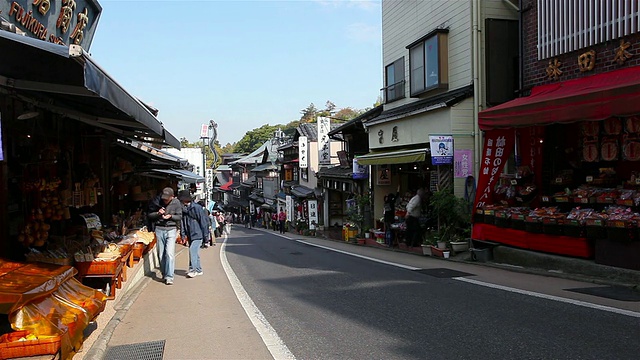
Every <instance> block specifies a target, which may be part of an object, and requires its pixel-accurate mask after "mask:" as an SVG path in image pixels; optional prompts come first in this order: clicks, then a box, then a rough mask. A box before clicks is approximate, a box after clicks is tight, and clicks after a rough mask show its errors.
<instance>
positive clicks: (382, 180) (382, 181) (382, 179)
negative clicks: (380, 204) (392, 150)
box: [376, 165, 391, 185]
mask: <svg viewBox="0 0 640 360" xmlns="http://www.w3.org/2000/svg"><path fill="white" fill-rule="evenodd" d="M376 184H377V185H391V169H390V168H389V166H388V165H379V166H378V174H377V176H376Z"/></svg>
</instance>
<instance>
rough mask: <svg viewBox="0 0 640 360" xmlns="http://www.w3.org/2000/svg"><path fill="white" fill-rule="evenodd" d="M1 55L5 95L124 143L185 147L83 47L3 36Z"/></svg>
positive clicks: (0, 84) (0, 75) (0, 79)
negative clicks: (111, 134)
mask: <svg viewBox="0 0 640 360" xmlns="http://www.w3.org/2000/svg"><path fill="white" fill-rule="evenodd" d="M0 53H2V61H0V90H2V92H4V93H6V94H10V95H14V96H17V97H18V98H20V99H22V100H24V101H27V102H30V103H32V104H34V105H35V106H36V107H39V108H42V109H45V110H48V111H51V112H53V113H58V114H61V115H64V116H66V117H68V118H71V119H75V120H78V121H81V122H84V123H87V124H91V125H93V126H97V127H100V128H104V129H107V130H109V131H112V132H114V133H116V134H118V135H120V136H122V137H124V138H129V139H137V140H140V141H148V139H149V138H152V139H155V140H154V141H156V142H161V143H164V144H167V145H170V146H173V147H175V148H178V149H179V148H180V141H178V139H176V138H175V136H173V135H172V134H170V133H169V132H168V131H167V130H166V129H165V128H164V127H163V126H162V123H160V121H158V119H157V118H156V117H155V115H153V114H152V113H151V111H150V109H149V108H148V107H147V106H145V105H144V104H143V103H142V102H141V101H140V100H138V99H137V98H135V97H134V96H132V95H131V94H129V93H128V92H127V91H126V90H125V89H124V88H122V87H121V86H120V85H119V84H118V83H117V82H116V81H115V80H114V79H113V78H111V76H109V74H107V73H106V72H105V71H104V70H103V69H102V68H100V66H99V65H98V64H97V63H96V62H95V61H93V59H91V57H90V56H89V54H87V53H86V52H85V51H84V50H83V49H82V47H80V46H77V45H70V46H64V45H58V44H53V43H50V42H46V41H42V40H39V39H35V38H30V37H26V36H22V35H18V34H14V33H11V32H8V31H0Z"/></svg>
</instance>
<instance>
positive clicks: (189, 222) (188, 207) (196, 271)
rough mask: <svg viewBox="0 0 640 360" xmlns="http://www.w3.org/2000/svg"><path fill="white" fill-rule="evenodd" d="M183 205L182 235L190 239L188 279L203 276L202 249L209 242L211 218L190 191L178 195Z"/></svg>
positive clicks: (183, 191)
mask: <svg viewBox="0 0 640 360" xmlns="http://www.w3.org/2000/svg"><path fill="white" fill-rule="evenodd" d="M178 200H180V202H181V203H182V225H181V226H180V229H181V231H182V234H183V235H184V236H186V237H187V238H188V239H189V272H188V273H187V277H188V278H194V277H196V276H200V275H202V265H200V247H202V244H203V242H205V243H207V242H208V241H209V218H208V216H207V213H206V212H205V210H204V208H203V207H202V205H200V204H198V203H197V202H195V201H193V199H192V198H191V194H190V193H189V190H182V191H180V192H179V193H178Z"/></svg>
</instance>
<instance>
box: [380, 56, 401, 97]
mask: <svg viewBox="0 0 640 360" xmlns="http://www.w3.org/2000/svg"><path fill="white" fill-rule="evenodd" d="M403 97H404V56H403V57H401V58H400V59H398V60H396V61H394V62H393V64H391V65H387V67H386V68H385V88H384V99H385V102H387V103H388V102H392V101H395V100H398V99H402V98H403Z"/></svg>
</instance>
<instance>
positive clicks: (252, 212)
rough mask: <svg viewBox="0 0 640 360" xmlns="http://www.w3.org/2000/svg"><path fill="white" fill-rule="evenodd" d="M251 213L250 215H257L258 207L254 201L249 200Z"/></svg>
mask: <svg viewBox="0 0 640 360" xmlns="http://www.w3.org/2000/svg"><path fill="white" fill-rule="evenodd" d="M249 213H250V214H255V213H256V205H255V204H254V203H253V200H249Z"/></svg>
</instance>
